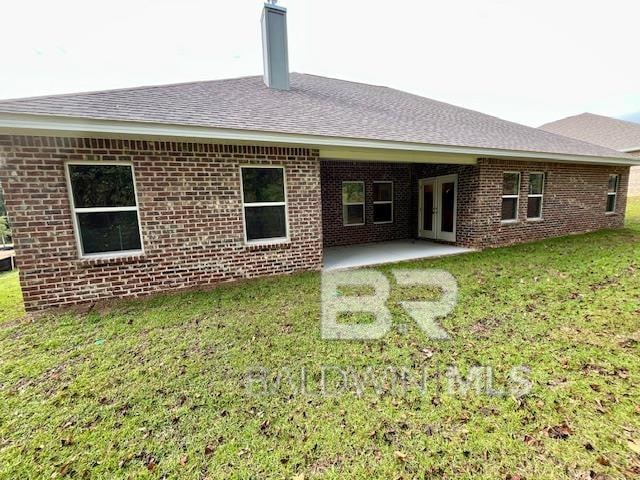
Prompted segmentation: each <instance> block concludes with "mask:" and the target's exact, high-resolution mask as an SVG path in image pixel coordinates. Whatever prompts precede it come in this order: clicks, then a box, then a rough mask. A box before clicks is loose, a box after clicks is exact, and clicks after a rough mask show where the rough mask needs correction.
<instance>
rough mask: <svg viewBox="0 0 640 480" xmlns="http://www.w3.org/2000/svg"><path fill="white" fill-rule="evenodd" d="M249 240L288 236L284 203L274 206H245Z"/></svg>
mask: <svg viewBox="0 0 640 480" xmlns="http://www.w3.org/2000/svg"><path fill="white" fill-rule="evenodd" d="M244 215H245V222H246V227H247V240H266V239H269V238H283V237H286V236H287V220H286V215H285V207H284V205H278V206H274V207H245V209H244Z"/></svg>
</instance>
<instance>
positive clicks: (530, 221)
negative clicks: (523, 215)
mask: <svg viewBox="0 0 640 480" xmlns="http://www.w3.org/2000/svg"><path fill="white" fill-rule="evenodd" d="M540 222H544V218H527V223H540Z"/></svg>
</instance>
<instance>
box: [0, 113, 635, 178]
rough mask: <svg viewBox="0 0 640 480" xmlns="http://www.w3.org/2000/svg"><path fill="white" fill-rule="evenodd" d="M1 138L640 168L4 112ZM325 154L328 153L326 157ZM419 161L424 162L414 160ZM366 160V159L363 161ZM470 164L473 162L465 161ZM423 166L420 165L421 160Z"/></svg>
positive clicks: (628, 160) (594, 160) (599, 160)
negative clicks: (169, 142) (141, 142)
mask: <svg viewBox="0 0 640 480" xmlns="http://www.w3.org/2000/svg"><path fill="white" fill-rule="evenodd" d="M0 134H4V135H49V136H62V137H70V136H89V137H97V136H100V137H103V138H104V137H105V135H107V136H108V137H110V138H132V139H158V138H161V139H164V140H177V141H207V142H212V141H215V142H226V143H237V144H253V145H286V146H297V147H310V148H317V149H319V150H320V151H321V156H322V157H325V158H340V155H341V152H350V153H349V156H353V155H354V153H353V152H354V151H362V152H363V153H364V152H368V153H369V156H371V155H374V156H375V152H376V151H378V152H386V153H388V152H390V151H397V152H413V153H414V154H415V153H422V154H425V158H427V156H431V155H432V154H446V155H449V156H451V160H452V162H450V163H455V162H454V161H453V159H454V158H460V162H459V163H471V162H469V161H468V160H469V159H470V158H486V157H496V158H508V159H514V160H525V159H527V160H538V161H541V160H542V161H545V160H546V161H556V162H570V163H588V164H607V165H625V166H632V165H640V158H634V157H630V156H627V155H625V156H624V157H601V156H588V155H575V154H563V153H549V152H534V151H523V150H505V149H498V148H482V147H465V146H451V145H435V144H426V143H412V142H397V141H387V140H374V139H366V138H350V137H334V136H322V135H308V134H297V133H281V132H268V131H257V130H241V129H231V128H216V127H204V126H197V125H176V124H163V123H151V122H138V121H126V120H105V119H92V118H82V117H69V116H58V115H38V114H18V113H3V112H0ZM323 152H324V153H323ZM414 158H417V159H419V158H420V157H414ZM363 159H364V158H363ZM463 159H467V161H463ZM415 161H419V160H415Z"/></svg>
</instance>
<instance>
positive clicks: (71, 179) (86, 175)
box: [67, 162, 142, 256]
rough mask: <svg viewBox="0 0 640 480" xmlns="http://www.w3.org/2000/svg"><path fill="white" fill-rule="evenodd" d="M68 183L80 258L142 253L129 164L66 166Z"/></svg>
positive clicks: (133, 183) (133, 185)
mask: <svg viewBox="0 0 640 480" xmlns="http://www.w3.org/2000/svg"><path fill="white" fill-rule="evenodd" d="M67 179H68V183H69V189H70V192H71V195H70V197H71V198H70V199H71V207H72V210H73V222H74V226H75V230H76V237H77V240H78V245H79V248H80V253H81V256H100V255H113V254H122V253H140V252H142V240H141V234H140V221H139V218H138V203H137V201H136V189H135V180H134V176H133V167H132V166H131V165H130V164H109V163H97V162H96V163H83V164H79V163H68V164H67Z"/></svg>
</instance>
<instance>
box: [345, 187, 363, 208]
mask: <svg viewBox="0 0 640 480" xmlns="http://www.w3.org/2000/svg"><path fill="white" fill-rule="evenodd" d="M363 202H364V183H361V182H345V183H343V184H342V203H363Z"/></svg>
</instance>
